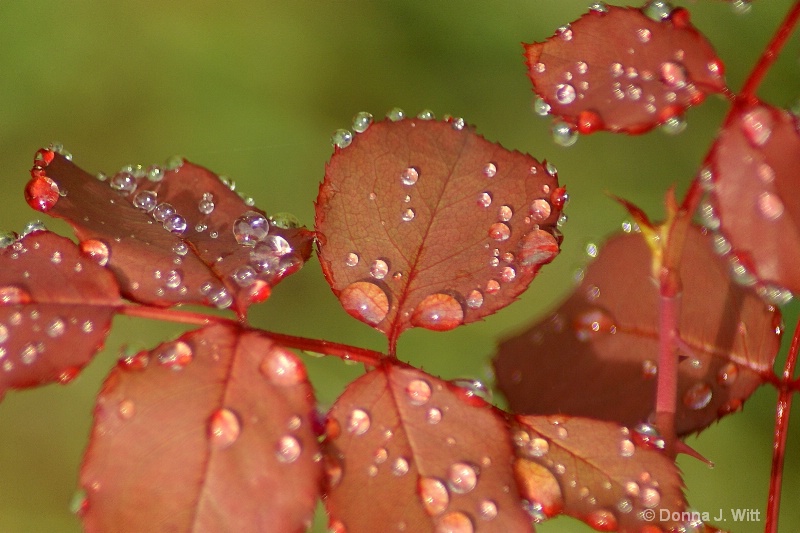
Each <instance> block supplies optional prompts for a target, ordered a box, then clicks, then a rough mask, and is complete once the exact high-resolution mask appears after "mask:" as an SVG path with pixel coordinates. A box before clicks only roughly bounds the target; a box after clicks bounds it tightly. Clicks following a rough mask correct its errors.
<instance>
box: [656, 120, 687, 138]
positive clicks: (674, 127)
mask: <svg viewBox="0 0 800 533" xmlns="http://www.w3.org/2000/svg"><path fill="white" fill-rule="evenodd" d="M685 129H686V119H684V118H683V116H682V115H675V116H672V117H669V118H668V119H666V120H665V121H664V122H663V123H662V124H661V131H663V132H664V133H666V134H667V135H677V134H679V133H681V132H683V130H685Z"/></svg>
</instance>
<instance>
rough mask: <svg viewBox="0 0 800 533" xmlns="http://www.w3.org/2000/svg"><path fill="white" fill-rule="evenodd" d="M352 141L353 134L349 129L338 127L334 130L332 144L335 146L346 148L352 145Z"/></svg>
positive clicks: (341, 148)
mask: <svg viewBox="0 0 800 533" xmlns="http://www.w3.org/2000/svg"><path fill="white" fill-rule="evenodd" d="M352 142H353V134H352V133H350V131H349V130H345V129H338V130H336V131H334V132H333V135H331V145H332V146H333V147H334V148H338V149H340V150H344V149H345V148H347V147H348V146H350V143H352Z"/></svg>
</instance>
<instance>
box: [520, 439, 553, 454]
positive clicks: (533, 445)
mask: <svg viewBox="0 0 800 533" xmlns="http://www.w3.org/2000/svg"><path fill="white" fill-rule="evenodd" d="M526 436H527V435H526ZM549 451H550V443H549V442H547V440H546V439H543V438H541V437H536V438H533V439H530V440H529V441H527V442H525V443H524V449H523V452H524V453H525V455H527V456H528V457H544V456H545V455H547V453H548V452H549Z"/></svg>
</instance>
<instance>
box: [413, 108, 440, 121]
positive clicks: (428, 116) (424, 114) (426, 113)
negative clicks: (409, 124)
mask: <svg viewBox="0 0 800 533" xmlns="http://www.w3.org/2000/svg"><path fill="white" fill-rule="evenodd" d="M417 118H418V119H420V120H433V119H435V118H436V115H434V114H433V111H431V110H430V109H423V110H422V111H420V112H419V113H417Z"/></svg>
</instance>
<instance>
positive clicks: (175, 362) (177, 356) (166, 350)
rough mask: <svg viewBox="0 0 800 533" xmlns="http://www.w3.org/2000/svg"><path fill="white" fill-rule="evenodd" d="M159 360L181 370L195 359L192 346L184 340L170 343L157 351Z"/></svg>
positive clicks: (168, 366)
mask: <svg viewBox="0 0 800 533" xmlns="http://www.w3.org/2000/svg"><path fill="white" fill-rule="evenodd" d="M155 355H156V358H157V359H158V362H159V363H160V364H162V365H164V366H166V367H167V368H171V369H172V370H181V369H182V368H184V367H185V366H186V365H188V364H189V363H191V362H192V359H194V353H193V352H192V347H191V346H189V345H188V344H187V343H185V342H184V341H176V342H171V343H168V344H166V345H164V346H162V347H161V348H159V349H157V351H156V354H155Z"/></svg>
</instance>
